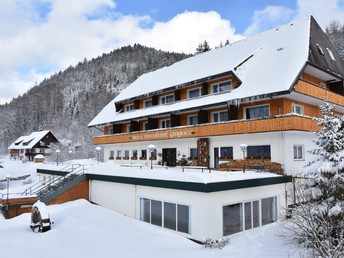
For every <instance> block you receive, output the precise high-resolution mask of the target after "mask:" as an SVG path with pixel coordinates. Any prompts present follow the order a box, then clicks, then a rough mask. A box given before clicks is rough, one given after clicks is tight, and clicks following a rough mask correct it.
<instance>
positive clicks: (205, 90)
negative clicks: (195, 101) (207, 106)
mask: <svg viewBox="0 0 344 258" xmlns="http://www.w3.org/2000/svg"><path fill="white" fill-rule="evenodd" d="M208 86H209V85H208V83H207V82H203V84H202V96H203V95H208V91H209V87H208Z"/></svg>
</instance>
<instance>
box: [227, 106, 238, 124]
mask: <svg viewBox="0 0 344 258" xmlns="http://www.w3.org/2000/svg"><path fill="white" fill-rule="evenodd" d="M228 120H229V121H231V120H238V107H237V106H236V105H230V106H229V110H228Z"/></svg>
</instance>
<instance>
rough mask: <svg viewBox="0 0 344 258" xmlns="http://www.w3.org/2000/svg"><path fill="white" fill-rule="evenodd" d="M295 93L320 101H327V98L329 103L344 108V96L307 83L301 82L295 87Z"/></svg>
mask: <svg viewBox="0 0 344 258" xmlns="http://www.w3.org/2000/svg"><path fill="white" fill-rule="evenodd" d="M295 91H296V92H298V93H301V94H304V95H308V96H311V97H314V98H317V99H319V100H325V98H328V101H330V102H331V103H333V104H335V105H338V106H344V96H342V95H340V94H337V93H335V92H332V91H329V90H327V89H324V88H321V87H319V86H317V85H314V84H311V83H309V82H306V81H302V80H299V81H298V83H297V84H296V86H295Z"/></svg>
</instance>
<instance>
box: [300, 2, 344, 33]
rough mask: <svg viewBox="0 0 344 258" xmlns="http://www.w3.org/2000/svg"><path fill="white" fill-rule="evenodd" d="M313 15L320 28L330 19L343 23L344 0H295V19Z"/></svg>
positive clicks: (326, 24) (323, 27)
mask: <svg viewBox="0 0 344 258" xmlns="http://www.w3.org/2000/svg"><path fill="white" fill-rule="evenodd" d="M310 15H313V16H314V18H315V19H316V20H317V22H318V23H319V25H320V26H321V27H322V29H325V28H326V27H327V26H328V25H329V23H330V22H331V21H332V20H338V21H339V22H341V23H344V0H297V14H296V16H295V19H300V18H303V17H307V16H310Z"/></svg>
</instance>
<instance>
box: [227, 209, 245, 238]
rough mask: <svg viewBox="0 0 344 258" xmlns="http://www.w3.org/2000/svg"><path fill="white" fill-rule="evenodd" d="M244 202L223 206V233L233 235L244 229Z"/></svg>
mask: <svg viewBox="0 0 344 258" xmlns="http://www.w3.org/2000/svg"><path fill="white" fill-rule="evenodd" d="M242 221H243V220H242V204H241V203H237V204H232V205H227V206H223V235H224V236H227V235H231V234H234V233H238V232H240V231H242V230H243V222H242Z"/></svg>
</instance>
